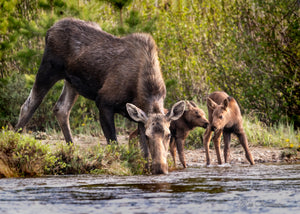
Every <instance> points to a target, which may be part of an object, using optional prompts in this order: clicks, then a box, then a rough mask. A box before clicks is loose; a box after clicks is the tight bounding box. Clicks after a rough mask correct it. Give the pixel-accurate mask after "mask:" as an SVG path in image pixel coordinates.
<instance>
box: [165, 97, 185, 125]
mask: <svg viewBox="0 0 300 214" xmlns="http://www.w3.org/2000/svg"><path fill="white" fill-rule="evenodd" d="M184 110H185V101H179V102H177V103H175V104H174V105H173V106H172V108H171V110H170V111H169V112H168V113H167V115H166V116H167V118H168V119H169V120H170V121H171V120H178V119H179V118H180V117H181V116H182V115H183V113H184Z"/></svg>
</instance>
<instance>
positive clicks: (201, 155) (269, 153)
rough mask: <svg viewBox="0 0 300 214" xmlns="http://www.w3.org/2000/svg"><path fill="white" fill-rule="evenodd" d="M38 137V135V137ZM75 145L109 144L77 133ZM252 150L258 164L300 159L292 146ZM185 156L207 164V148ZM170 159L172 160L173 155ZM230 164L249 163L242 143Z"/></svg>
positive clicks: (56, 139) (54, 140)
mask: <svg viewBox="0 0 300 214" xmlns="http://www.w3.org/2000/svg"><path fill="white" fill-rule="evenodd" d="M37 138H38V137H37ZM41 140H42V142H43V143H45V144H52V145H55V144H56V143H58V142H64V138H63V136H47V137H46V139H41ZM118 140H119V143H120V144H127V143H128V136H125V135H119V136H118ZM74 141H75V145H78V146H79V147H80V148H81V149H88V148H89V147H92V146H95V145H97V144H101V145H103V146H105V145H107V144H106V140H105V138H104V137H103V136H101V137H92V136H87V135H77V136H75V137H74ZM222 146H223V145H222V144H221V155H222V156H221V157H222V160H224V158H223V147H222ZM250 151H251V153H252V156H253V158H254V161H255V163H256V164H258V163H280V162H286V163H294V162H298V161H300V152H299V151H297V150H295V149H291V148H277V147H261V146H251V144H250ZM184 153H185V158H186V163H187V165H188V166H191V167H192V166H197V165H205V163H206V160H205V159H206V158H205V150H204V148H203V147H202V148H199V149H185V151H184ZM169 156H170V160H172V158H171V155H170V154H169ZM210 157H211V164H212V165H217V157H216V154H215V150H214V148H211V149H210ZM229 160H230V164H248V161H247V159H246V157H245V152H244V150H243V148H242V146H241V145H237V146H231V147H230V159H229ZM176 167H182V165H181V163H180V161H179V158H178V155H176Z"/></svg>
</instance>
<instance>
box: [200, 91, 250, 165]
mask: <svg viewBox="0 0 300 214" xmlns="http://www.w3.org/2000/svg"><path fill="white" fill-rule="evenodd" d="M207 108H208V120H209V126H208V128H207V129H206V131H205V134H204V147H205V152H206V164H207V165H210V157H209V142H210V139H211V135H212V131H214V132H215V133H214V137H213V142H214V146H215V149H216V154H217V158H218V164H222V160H221V155H220V140H221V136H222V133H223V139H224V159H225V163H227V162H228V157H229V153H230V152H229V147H230V140H231V134H232V133H234V134H236V135H237V137H238V139H239V141H240V143H241V144H242V146H243V148H244V150H245V154H246V158H247V160H248V161H249V163H250V164H251V165H254V161H253V157H252V155H251V153H250V151H249V146H248V141H247V138H246V135H245V132H244V129H243V124H242V115H241V112H240V108H239V106H238V104H237V102H236V100H235V99H234V98H233V97H230V96H228V94H226V93H225V92H219V91H217V92H214V93H212V94H210V95H209V96H208V98H207Z"/></svg>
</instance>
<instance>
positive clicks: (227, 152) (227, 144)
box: [223, 132, 231, 163]
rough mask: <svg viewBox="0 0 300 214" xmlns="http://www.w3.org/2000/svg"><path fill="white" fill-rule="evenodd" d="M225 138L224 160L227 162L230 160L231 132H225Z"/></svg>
mask: <svg viewBox="0 0 300 214" xmlns="http://www.w3.org/2000/svg"><path fill="white" fill-rule="evenodd" d="M223 139H224V160H225V163H227V162H228V160H229V155H230V140H231V133H229V132H223Z"/></svg>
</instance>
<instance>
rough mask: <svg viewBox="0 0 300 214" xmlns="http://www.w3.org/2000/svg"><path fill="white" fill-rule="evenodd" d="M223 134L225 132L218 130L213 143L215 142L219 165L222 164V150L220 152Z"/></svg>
mask: <svg viewBox="0 0 300 214" xmlns="http://www.w3.org/2000/svg"><path fill="white" fill-rule="evenodd" d="M222 132H223V130H220V129H219V130H216V131H215V134H214V137H213V141H214V145H215V150H216V154H217V158H218V164H219V165H221V164H222V159H221V150H220V141H221V136H222Z"/></svg>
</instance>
